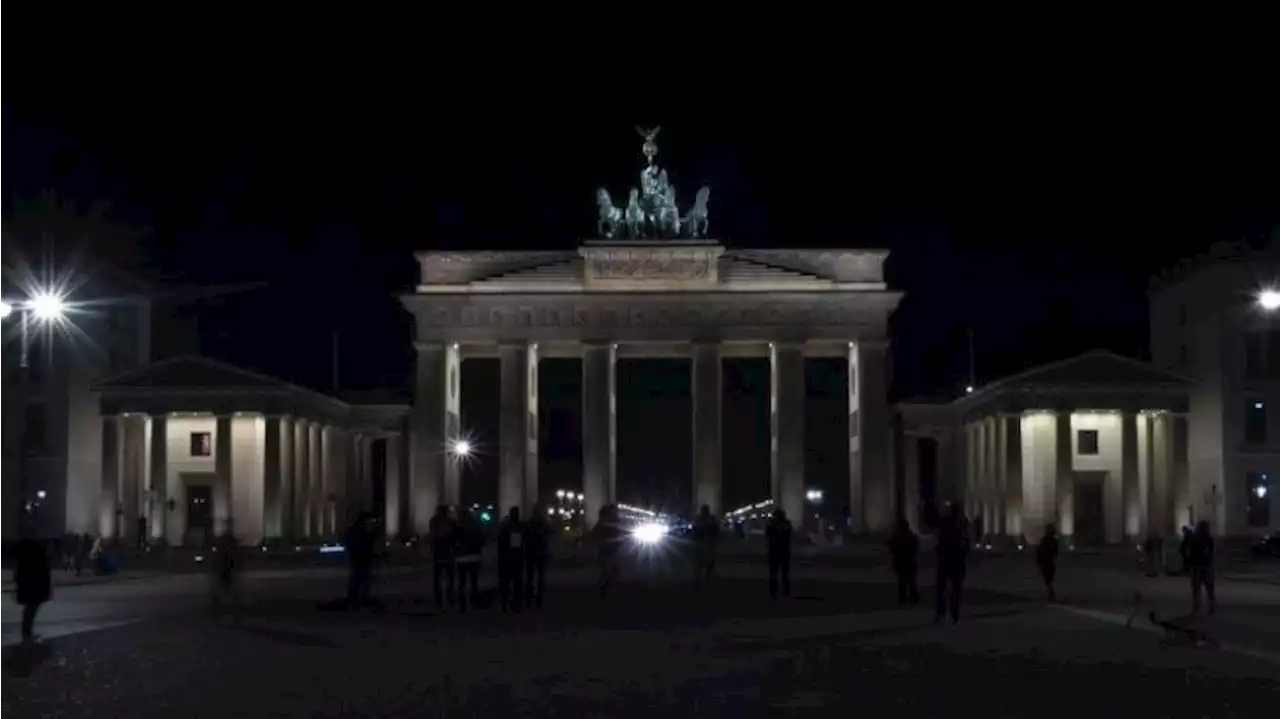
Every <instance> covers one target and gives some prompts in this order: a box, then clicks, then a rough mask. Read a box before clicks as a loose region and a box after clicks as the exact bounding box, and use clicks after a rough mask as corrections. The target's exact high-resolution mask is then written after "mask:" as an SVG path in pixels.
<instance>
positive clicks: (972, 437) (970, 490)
mask: <svg viewBox="0 0 1280 719" xmlns="http://www.w3.org/2000/svg"><path fill="white" fill-rule="evenodd" d="M963 431H964V513H965V516H967V517H969V519H970V520H973V519H976V518H977V517H978V515H979V514H981V510H979V509H978V507H979V500H980V497H979V494H978V425H977V424H976V423H974V422H965V423H964V425H963Z"/></svg>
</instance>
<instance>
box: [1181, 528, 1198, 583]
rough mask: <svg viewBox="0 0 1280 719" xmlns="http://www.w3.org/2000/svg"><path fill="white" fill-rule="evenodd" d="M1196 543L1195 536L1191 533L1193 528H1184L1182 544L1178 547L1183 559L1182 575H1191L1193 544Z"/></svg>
mask: <svg viewBox="0 0 1280 719" xmlns="http://www.w3.org/2000/svg"><path fill="white" fill-rule="evenodd" d="M1193 541H1195V536H1194V535H1193V534H1192V533H1191V527H1183V528H1182V543H1181V544H1179V545H1178V554H1179V555H1180V556H1181V558H1182V573H1183V574H1188V575H1189V574H1191V543H1192V542H1193Z"/></svg>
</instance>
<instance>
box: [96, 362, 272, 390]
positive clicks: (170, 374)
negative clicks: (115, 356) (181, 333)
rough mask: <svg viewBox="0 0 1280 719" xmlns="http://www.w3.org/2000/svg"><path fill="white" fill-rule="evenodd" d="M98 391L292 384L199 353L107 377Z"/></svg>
mask: <svg viewBox="0 0 1280 719" xmlns="http://www.w3.org/2000/svg"><path fill="white" fill-rule="evenodd" d="M96 388H97V389H98V390H130V389H134V390H206V389H207V390H258V391H261V390H272V389H274V390H291V389H294V387H293V385H291V384H289V383H288V382H285V381H283V380H279V379H276V378H274V377H269V376H267V375H263V374H258V373H257V372H251V371H249V370H246V369H242V368H240V367H236V366H235V365H231V364H227V363H226V362H221V361H219V360H215V359H210V358H208V357H200V356H195V355H191V356H185V357H174V358H171V359H165V360H160V361H158V362H152V363H151V364H148V365H144V366H142V367H138V368H136V369H133V370H130V371H128V372H124V373H122V374H118V375H115V376H112V377H107V378H105V379H103V380H101V381H99V382H98V383H97V384H96Z"/></svg>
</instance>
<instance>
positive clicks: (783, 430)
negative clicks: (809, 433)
mask: <svg viewBox="0 0 1280 719" xmlns="http://www.w3.org/2000/svg"><path fill="white" fill-rule="evenodd" d="M772 356H773V364H774V372H773V375H774V376H776V377H777V380H778V381H777V382H774V383H773V384H772V385H771V386H770V390H771V391H772V395H773V396H772V398H771V400H770V405H772V406H776V407H777V413H776V414H775V415H774V419H775V420H776V421H777V423H778V448H777V457H778V458H777V474H776V475H775V477H774V481H773V488H774V490H773V501H774V502H775V503H776V504H777V505H778V506H781V507H782V509H783V510H785V511H786V513H787V519H789V520H791V524H792V525H793V526H796V527H802V526H804V352H803V348H802V347H801V345H799V344H790V343H787V344H784V343H777V344H775V347H774V352H773V354H772ZM856 521H857V518H856V517H855V522H856Z"/></svg>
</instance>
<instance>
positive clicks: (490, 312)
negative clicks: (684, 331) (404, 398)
mask: <svg viewBox="0 0 1280 719" xmlns="http://www.w3.org/2000/svg"><path fill="white" fill-rule="evenodd" d="M873 317H874V313H873V312H870V311H867V310H865V309H862V310H860V309H856V308H848V307H846V308H839V307H794V308H787V307H778V306H776V305H765V306H745V307H743V306H722V307H706V306H702V307H655V306H653V305H632V306H627V305H619V306H612V307H610V306H605V307H599V306H590V305H577V306H564V307H509V308H508V307H487V308H485V307H474V306H455V307H449V306H439V305H437V306H433V307H430V308H427V309H425V310H424V311H423V312H422V314H421V315H420V319H421V321H423V322H424V323H425V324H426V325H427V326H430V327H441V328H446V327H465V328H478V329H495V330H496V329H504V328H521V329H529V328H538V327H555V328H591V327H668V328H670V327H708V326H725V327H765V326H768V327H781V326H787V325H797V326H806V325H808V326H824V325H825V326H839V325H854V324H858V323H860V322H863V321H866V320H869V319H872V318H873Z"/></svg>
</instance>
